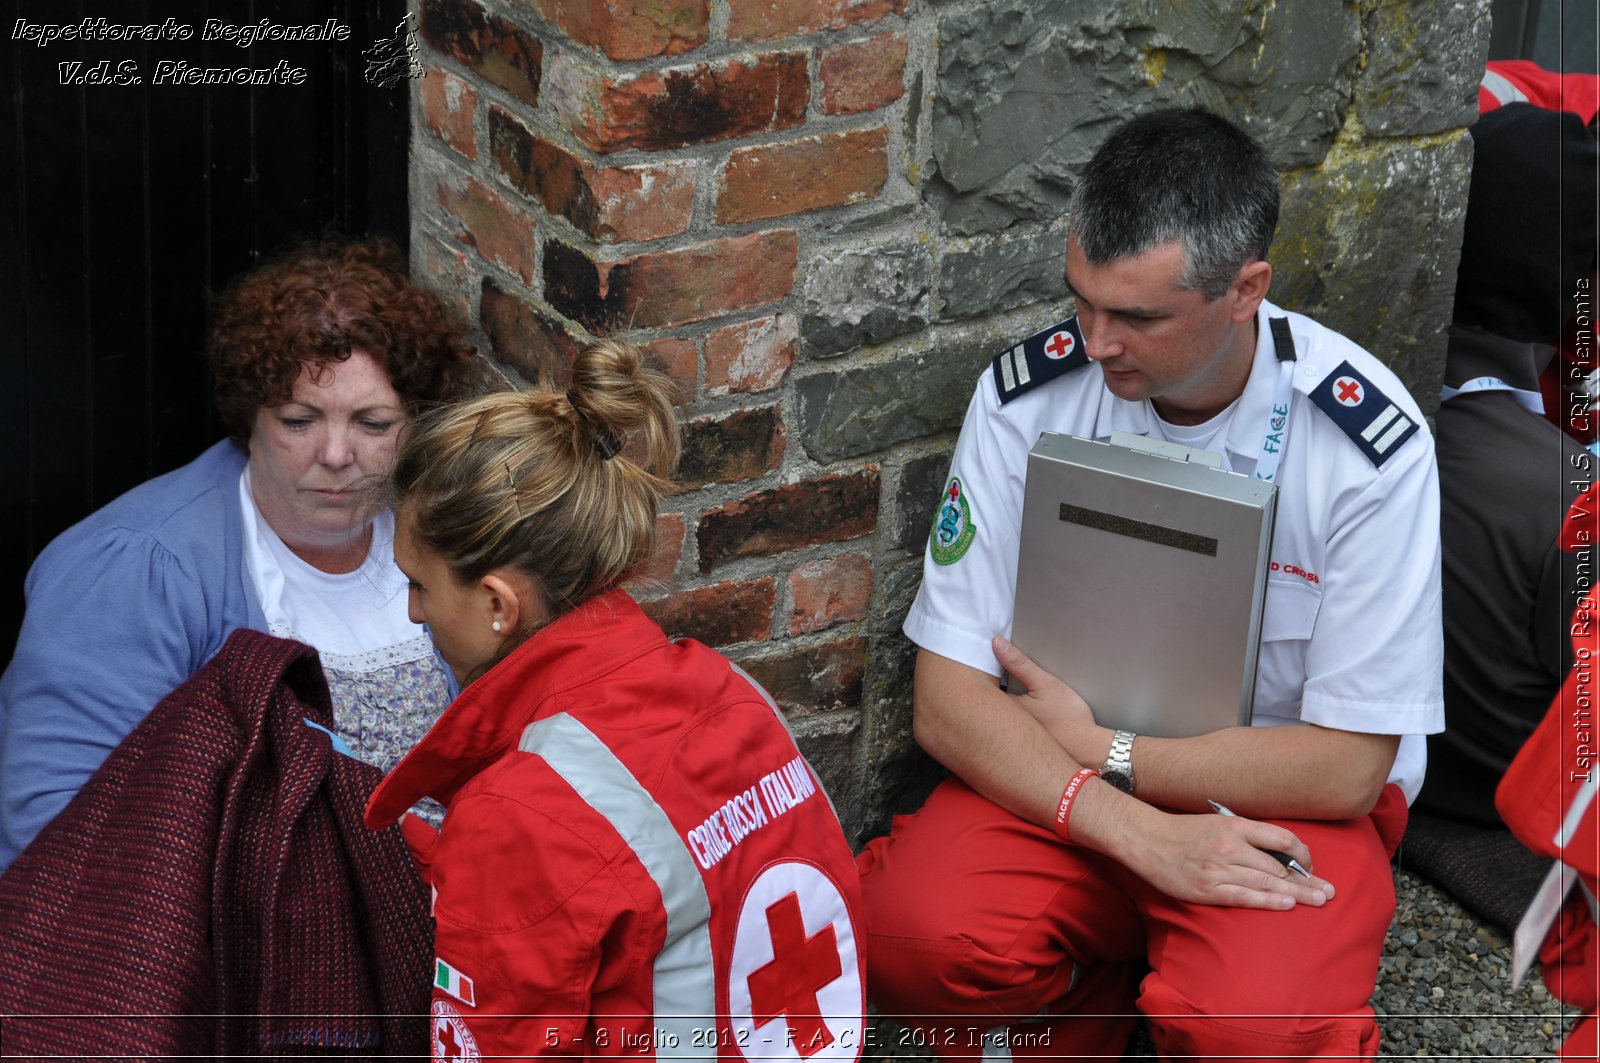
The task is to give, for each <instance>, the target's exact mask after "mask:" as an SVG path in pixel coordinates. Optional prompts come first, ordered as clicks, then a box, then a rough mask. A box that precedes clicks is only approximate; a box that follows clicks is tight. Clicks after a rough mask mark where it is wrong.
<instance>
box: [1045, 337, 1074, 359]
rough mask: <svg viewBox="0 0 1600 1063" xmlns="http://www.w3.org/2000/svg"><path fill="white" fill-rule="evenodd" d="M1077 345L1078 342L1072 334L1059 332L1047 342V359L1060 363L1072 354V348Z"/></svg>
mask: <svg viewBox="0 0 1600 1063" xmlns="http://www.w3.org/2000/svg"><path fill="white" fill-rule="evenodd" d="M1077 345H1078V341H1077V340H1075V339H1073V338H1072V333H1070V332H1057V333H1056V334H1055V335H1053V336H1051V337H1050V338H1049V339H1048V340H1046V341H1045V345H1044V353H1045V356H1046V357H1047V358H1054V359H1056V360H1057V361H1059V360H1060V359H1062V358H1065V357H1066V356H1067V355H1069V354H1071V353H1072V348H1074V347H1076V346H1077Z"/></svg>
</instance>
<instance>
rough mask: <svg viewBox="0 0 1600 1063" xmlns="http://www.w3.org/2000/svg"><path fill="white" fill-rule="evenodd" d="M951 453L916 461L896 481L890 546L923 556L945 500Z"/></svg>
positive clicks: (902, 471)
mask: <svg viewBox="0 0 1600 1063" xmlns="http://www.w3.org/2000/svg"><path fill="white" fill-rule="evenodd" d="M950 456H951V452H950V451H949V450H944V449H940V450H936V451H934V452H933V453H932V454H924V455H922V456H921V457H918V458H912V459H911V460H910V461H908V462H906V463H905V464H904V465H902V466H901V467H900V473H899V476H897V477H896V478H895V487H894V495H893V497H894V518H893V523H892V524H890V533H889V536H890V537H889V542H890V544H891V545H893V546H895V547H896V548H898V549H901V550H905V551H906V552H908V553H914V554H916V555H917V556H918V557H920V556H922V552H923V550H924V549H925V548H926V546H927V543H928V534H929V531H930V528H931V526H932V524H933V515H934V512H935V511H936V510H937V509H938V507H939V502H940V499H941V498H942V497H943V494H942V492H943V489H944V485H945V480H946V478H947V476H948V474H949V472H950Z"/></svg>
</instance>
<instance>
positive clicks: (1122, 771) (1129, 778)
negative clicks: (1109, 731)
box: [1100, 731, 1138, 794]
mask: <svg viewBox="0 0 1600 1063" xmlns="http://www.w3.org/2000/svg"><path fill="white" fill-rule="evenodd" d="M1137 737H1138V736H1137V735H1135V734H1134V733H1133V732H1132V731H1118V732H1117V733H1116V734H1114V735H1112V736H1111V752H1110V753H1108V754H1107V755H1106V762H1105V764H1104V765H1102V766H1101V768H1100V778H1102V779H1104V780H1105V781H1106V782H1108V783H1110V784H1111V785H1112V786H1115V787H1116V788H1117V789H1119V790H1121V791H1122V792H1123V793H1125V794H1131V793H1133V740H1134V739H1135V738H1137Z"/></svg>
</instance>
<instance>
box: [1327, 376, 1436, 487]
mask: <svg viewBox="0 0 1600 1063" xmlns="http://www.w3.org/2000/svg"><path fill="white" fill-rule="evenodd" d="M1311 401H1312V402H1314V403H1316V404H1317V405H1318V406H1320V407H1322V412H1323V413H1326V414H1327V415H1328V416H1329V417H1331V418H1333V423H1334V424H1336V425H1338V426H1339V428H1340V429H1341V430H1342V431H1343V432H1344V434H1345V435H1347V436H1349V437H1350V439H1351V441H1353V442H1354V443H1355V445H1356V446H1358V447H1360V448H1361V453H1363V454H1365V455H1366V456H1367V459H1368V460H1369V461H1371V462H1372V464H1374V465H1377V466H1380V467H1381V466H1382V465H1383V463H1384V462H1386V461H1388V460H1389V458H1390V456H1391V455H1393V454H1394V453H1395V451H1397V450H1399V449H1400V446H1401V444H1403V443H1404V442H1405V441H1406V440H1408V439H1410V438H1411V437H1412V436H1413V435H1415V434H1416V432H1417V423H1416V422H1415V421H1413V420H1412V419H1411V418H1410V417H1409V416H1407V415H1406V412H1405V411H1404V410H1402V409H1401V408H1400V407H1399V406H1398V405H1396V404H1395V403H1394V402H1392V401H1390V399H1389V397H1388V396H1387V395H1385V394H1384V393H1383V392H1381V391H1379V390H1378V389H1377V387H1375V386H1374V385H1373V383H1372V381H1370V380H1368V379H1367V378H1366V377H1364V376H1362V375H1361V374H1360V373H1359V372H1357V371H1356V370H1355V369H1354V368H1353V367H1352V366H1351V365H1350V363H1349V362H1340V363H1339V367H1338V368H1337V369H1335V370H1334V371H1333V372H1331V373H1329V374H1328V375H1327V377H1326V378H1324V379H1323V381H1322V383H1320V384H1318V385H1317V386H1316V387H1314V388H1312V389H1311Z"/></svg>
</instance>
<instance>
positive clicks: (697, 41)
mask: <svg viewBox="0 0 1600 1063" xmlns="http://www.w3.org/2000/svg"><path fill="white" fill-rule="evenodd" d="M537 6H538V8H539V14H541V15H543V16H544V17H545V18H546V19H548V20H549V21H551V22H553V23H555V24H556V25H557V26H559V27H561V31H562V32H563V33H565V34H566V35H567V36H568V37H571V38H572V39H573V40H575V41H577V42H578V43H579V44H588V45H592V46H594V47H596V48H599V49H600V50H601V51H603V52H605V53H606V55H607V56H609V57H610V58H612V59H648V58H650V57H651V56H655V55H678V54H681V53H683V52H689V51H693V50H694V49H696V48H698V47H700V45H702V44H704V43H705V42H706V34H707V31H708V29H709V27H710V22H711V5H710V4H709V3H708V2H707V0H605V2H603V3H597V2H595V0H537Z"/></svg>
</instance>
